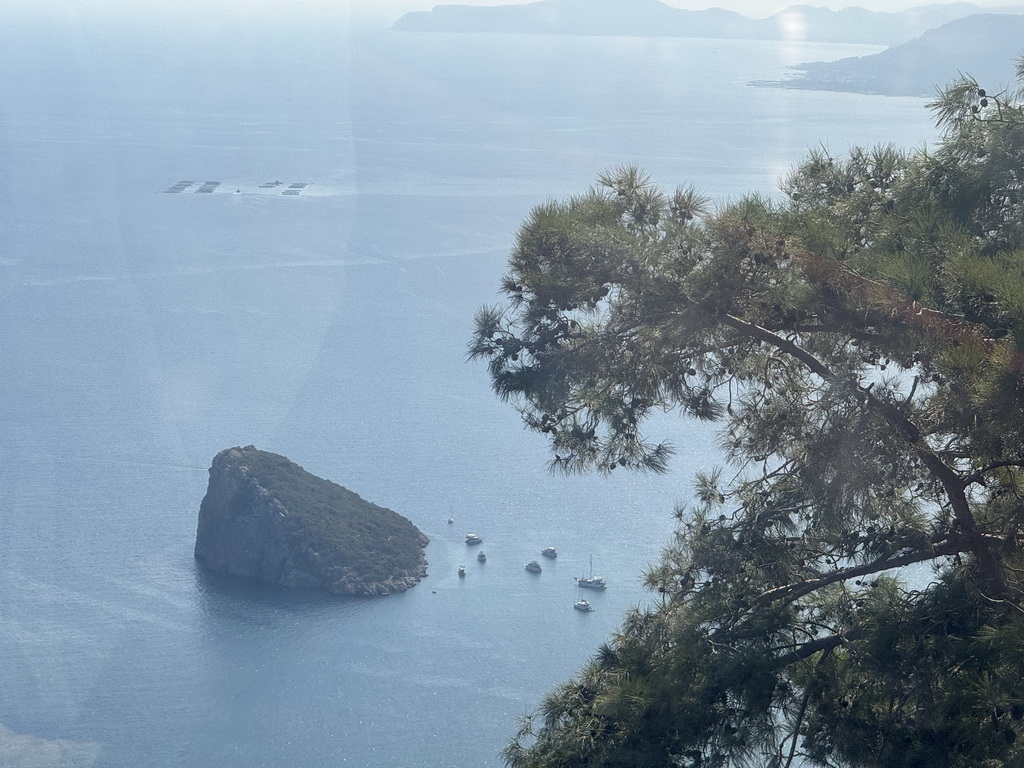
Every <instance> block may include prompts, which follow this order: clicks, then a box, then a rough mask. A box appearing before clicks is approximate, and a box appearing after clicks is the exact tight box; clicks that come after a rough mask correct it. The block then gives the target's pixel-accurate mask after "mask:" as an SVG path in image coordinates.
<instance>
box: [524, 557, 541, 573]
mask: <svg viewBox="0 0 1024 768" xmlns="http://www.w3.org/2000/svg"><path fill="white" fill-rule="evenodd" d="M526 570H528V571H529V572H530V573H540V571H541V568H540V563H538V562H537V561H536V560H531V561H530V562H528V563H527V564H526Z"/></svg>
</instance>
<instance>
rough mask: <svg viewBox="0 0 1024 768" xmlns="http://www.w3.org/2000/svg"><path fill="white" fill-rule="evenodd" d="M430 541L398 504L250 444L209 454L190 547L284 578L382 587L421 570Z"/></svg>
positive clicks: (397, 585) (329, 585) (406, 581)
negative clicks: (376, 500) (377, 500)
mask: <svg viewBox="0 0 1024 768" xmlns="http://www.w3.org/2000/svg"><path fill="white" fill-rule="evenodd" d="M427 543H428V540H427V537H426V536H425V535H424V534H423V533H422V532H421V531H420V530H419V529H418V528H416V526H415V525H413V524H412V523H411V522H410V521H409V520H407V519H406V518H404V517H403V516H402V515H400V514H398V513H397V512H394V511H392V510H390V509H386V508H384V507H380V506H377V505H376V504H372V503H370V502H368V501H366V500H365V499H363V498H361V497H360V496H359V495H358V494H356V493H354V492H352V491H350V490H348V489H347V488H344V487H342V486H340V485H337V484H336V483H333V482H331V481H329V480H325V479H323V478H320V477H317V476H316V475H313V474H311V473H309V472H307V471H306V470H304V469H303V468H302V467H300V466H299V465H297V464H295V463H293V462H291V461H289V460H288V459H287V458H285V457H284V456H280V455H278V454H275V453H269V452H267V451H260V450H257V449H256V448H254V447H253V446H248V447H246V448H231V449H227V450H225V451H221V453H219V454H218V455H217V457H216V458H215V459H214V462H213V466H212V467H211V469H210V485H209V489H208V491H207V494H206V497H205V498H204V499H203V503H202V506H201V508H200V515H199V528H198V532H197V536H196V557H197V558H198V559H200V560H201V561H203V562H204V563H206V564H207V565H208V566H209V567H210V568H211V569H213V570H216V571H221V572H225V573H232V574H235V575H242V576H251V577H253V578H258V579H260V580H262V581H267V582H270V583H275V584H279V585H282V586H301V587H310V588H324V589H327V590H328V591H331V592H339V593H349V594H386V593H388V592H394V591H400V590H402V589H407V588H408V587H410V586H412V585H413V584H414V583H415V582H416V581H418V580H419V579H420V578H421V577H422V576H423V575H425V567H426V560H425V559H424V556H423V547H425V546H426V545H427Z"/></svg>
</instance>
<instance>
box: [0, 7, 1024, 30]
mask: <svg viewBox="0 0 1024 768" xmlns="http://www.w3.org/2000/svg"><path fill="white" fill-rule="evenodd" d="M970 1H971V2H972V4H973V5H976V6H978V7H979V8H992V7H999V6H1003V7H1005V6H1008V5H1020V4H1022V3H1024V0H1018V1H1017V2H1014V0H1009V1H1008V0H970ZM527 2H536V0H440V1H439V0H0V16H3V15H4V14H3V11H8V12H15V13H17V12H18V11H27V12H29V13H40V12H41V13H44V14H49V13H53V12H56V13H57V14H58V15H60V16H72V17H74V16H77V15H79V14H82V13H93V14H94V13H96V12H99V13H107V12H112V11H113V12H118V13H119V14H124V15H127V16H130V17H136V16H145V15H148V14H147V12H152V11H157V12H158V13H160V14H161V15H164V16H181V15H182V14H191V13H193V12H199V13H201V14H202V13H208V12H213V13H218V14H221V15H223V14H237V13H241V14H243V15H252V16H259V15H261V12H264V13H265V12H267V11H271V13H270V14H268V15H270V16H280V15H281V14H288V13H291V12H296V13H299V14H300V15H305V14H307V13H309V12H314V13H320V12H324V11H327V13H328V15H330V16H332V17H335V18H337V17H338V15H339V14H340V15H341V18H343V19H344V18H348V19H350V20H352V21H357V22H362V23H367V24H370V25H372V26H376V27H384V28H386V27H389V26H390V25H391V24H392V23H393V22H394V21H395V20H397V19H398V18H399V17H400V16H401V15H402V14H403V13H406V12H407V11H426V10H430V9H431V8H433V7H434V6H436V5H443V4H458V5H520V4H524V3H527ZM662 2H664V3H665V4H666V5H670V6H673V7H676V8H686V9H688V10H704V9H706V8H725V9H728V10H731V11H736V12H737V13H742V14H743V15H745V16H750V17H754V18H763V17H765V16H771V15H772V14H774V13H776V12H778V11H781V10H783V9H785V8H788V7H790V6H793V5H800V4H805V5H812V6H817V7H823V8H832V9H834V10H839V9H842V8H846V7H849V6H860V7H861V8H867V9H869V10H875V11H899V10H905V9H907V8H914V7H919V6H923V5H930V4H940V5H941V4H945V3H944V2H943V1H942V0H938V2H937V3H935V0H662ZM949 2H953V0H949Z"/></svg>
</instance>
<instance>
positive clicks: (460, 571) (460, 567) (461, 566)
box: [459, 565, 466, 576]
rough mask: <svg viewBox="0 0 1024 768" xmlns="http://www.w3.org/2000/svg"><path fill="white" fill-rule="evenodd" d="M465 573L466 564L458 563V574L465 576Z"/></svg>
mask: <svg viewBox="0 0 1024 768" xmlns="http://www.w3.org/2000/svg"><path fill="white" fill-rule="evenodd" d="M465 575H466V566H464V565H460V566H459V576H465Z"/></svg>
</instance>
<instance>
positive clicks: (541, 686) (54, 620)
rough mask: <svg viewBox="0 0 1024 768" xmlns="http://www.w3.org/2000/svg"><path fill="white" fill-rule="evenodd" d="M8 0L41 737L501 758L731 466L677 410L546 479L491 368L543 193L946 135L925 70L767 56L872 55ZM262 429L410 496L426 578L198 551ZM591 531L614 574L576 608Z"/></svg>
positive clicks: (1, 131)
mask: <svg viewBox="0 0 1024 768" xmlns="http://www.w3.org/2000/svg"><path fill="white" fill-rule="evenodd" d="M0 15H2V12H0ZM7 21H9V22H10V23H3V24H0V67H2V71H3V72H4V73H5V75H4V77H3V78H0V168H2V173H0V360H2V361H3V364H2V365H0V726H2V727H3V728H4V729H5V730H0V755H4V754H5V753H4V750H5V749H7V754H8V755H13V756H14V757H13V758H12V759H14V760H15V761H17V760H22V761H23V762H21V763H19V762H14V763H13V764H14V765H29V764H33V763H30V762H29V760H31V759H33V757H37V756H39V755H57V756H58V758H57V759H59V760H62V761H63V763H55V764H65V765H94V766H104V767H114V766H139V765H146V766H168V767H170V766H182V765H199V766H236V765H237V766H297V767H301V766H330V765H353V766H374V767H376V766H381V767H382V768H383V767H384V766H424V768H427V767H429V768H436V767H439V766H451V767H452V768H463V767H470V766H472V767H474V768H475V767H477V766H496V765H499V764H500V761H499V759H498V757H497V753H498V751H499V750H500V749H501V748H502V747H503V746H504V744H505V743H506V741H507V739H508V737H509V736H510V735H511V734H512V733H513V732H514V730H515V718H516V717H517V716H518V715H521V714H523V713H524V712H526V711H530V710H532V709H533V708H535V707H536V705H537V704H538V703H539V701H540V698H541V696H542V695H543V694H544V692H545V691H547V690H548V689H550V688H551V687H552V686H553V685H555V684H557V683H558V682H561V681H564V680H566V679H567V678H568V677H570V676H571V675H572V674H573V673H574V672H575V671H576V670H577V669H578V668H579V667H580V666H581V665H582V664H583V663H584V662H585V660H586V659H587V658H588V657H589V656H590V654H591V653H592V652H593V651H594V650H595V649H596V647H597V646H598V644H600V643H601V642H602V641H604V640H605V639H607V638H608V636H609V635H610V634H611V633H612V632H613V631H614V630H615V629H616V628H617V626H618V624H619V621H620V619H621V617H622V614H623V612H624V611H625V610H626V609H627V608H628V607H629V606H631V605H635V604H638V603H642V602H644V601H647V600H649V599H651V598H650V597H649V596H648V595H646V593H644V591H643V590H642V588H641V586H640V578H641V572H642V569H643V567H644V566H645V564H647V563H650V562H653V561H654V560H655V559H656V558H657V556H658V553H659V551H660V548H661V546H662V545H663V544H664V543H666V542H667V540H668V538H669V536H670V534H671V531H672V525H673V523H672V515H671V512H672V509H673V507H674V505H675V504H677V503H680V502H685V501H686V500H687V499H688V498H689V495H690V478H691V476H692V473H693V472H694V471H695V470H697V469H701V468H708V467H710V466H712V465H714V464H715V463H716V457H715V453H714V447H713V439H712V437H711V436H710V434H709V433H708V432H707V430H706V429H704V428H702V427H699V426H698V425H694V424H692V423H690V422H686V421H683V420H681V419H678V418H676V417H675V416H674V415H670V416H667V417H666V418H665V419H663V420H662V421H660V422H659V423H657V424H655V425H653V426H652V429H651V436H652V437H653V438H656V439H662V438H668V439H670V440H671V441H672V442H673V444H674V445H675V446H676V448H677V451H678V456H677V457H676V459H675V461H674V462H673V464H672V471H671V472H670V473H669V474H667V475H665V476H662V477H654V478H652V477H645V476H636V475H628V474H624V475H620V476H615V477H612V478H601V477H596V476H593V477H590V476H588V477H577V478H568V479H567V478H562V477H552V476H550V475H548V474H547V472H546V470H545V463H546V453H545V446H544V444H543V441H542V440H541V438H540V436H537V435H532V434H527V433H526V432H525V431H524V430H523V429H522V427H521V424H520V422H519V420H518V416H517V415H516V413H515V411H514V409H513V408H511V407H510V406H509V405H507V404H502V403H500V402H498V401H497V399H496V398H495V397H494V396H493V395H492V394H491V392H490V389H489V385H488V382H487V378H486V372H485V370H484V366H482V365H474V364H468V363H467V362H466V360H465V350H466V344H467V342H468V339H469V336H470V333H471V329H472V318H473V313H474V312H475V310H476V309H477V308H478V307H480V306H481V305H483V304H487V303H492V302H494V301H496V300H497V289H498V285H499V281H500V277H501V274H502V272H503V271H504V265H505V260H506V257H507V254H508V251H509V249H510V247H511V245H512V242H513V238H514V234H515V231H516V228H517V226H518V224H519V222H520V221H522V219H523V218H524V217H525V216H526V214H527V213H528V211H529V209H530V208H531V206H533V205H535V204H538V203H541V202H543V201H544V200H545V199H548V198H550V197H561V196H564V195H568V194H573V193H577V192H581V191H583V190H585V189H586V187H587V186H588V185H589V184H590V183H591V182H592V181H593V179H594V178H595V177H596V175H597V174H598V173H599V172H601V171H602V170H604V169H606V168H608V167H610V166H614V165H618V164H627V163H636V164H638V165H641V166H642V167H644V168H646V169H647V170H648V171H649V172H651V174H652V175H653V177H654V178H655V179H656V180H657V181H659V182H660V183H663V184H664V185H666V186H668V187H670V188H672V187H675V186H676V185H679V184H683V185H685V184H690V183H694V184H696V185H697V186H698V187H700V188H701V189H703V190H704V191H706V192H708V193H709V194H711V195H713V196H714V197H716V198H717V199H719V200H724V199H729V198H736V197H738V196H739V195H741V194H743V193H745V192H748V191H751V190H759V191H761V192H764V193H766V194H770V193H772V192H773V190H774V189H775V187H776V182H777V180H778V178H779V177H780V176H781V175H782V174H784V173H785V172H786V171H788V170H789V169H790V168H791V167H792V166H793V165H794V164H795V163H797V162H798V161H799V160H800V159H801V158H802V157H803V156H804V154H805V153H806V151H807V150H808V149H809V148H812V147H815V146H819V145H824V146H826V147H827V148H829V149H830V150H831V151H833V152H835V153H842V152H844V151H845V150H846V149H847V148H848V147H849V146H850V145H851V144H861V145H873V144H875V143H878V142H894V143H896V144H898V145H902V146H907V147H912V146H922V145H923V144H924V143H925V142H927V141H932V140H934V138H935V133H934V128H933V125H932V120H931V118H930V116H929V114H928V113H927V111H926V110H925V109H924V106H923V102H922V101H921V100H918V99H885V98H881V97H868V96H858V95H852V94H834V93H813V92H800V91H788V90H780V89H759V88H752V87H749V86H747V85H746V83H747V82H748V81H751V80H763V79H775V78H777V77H779V76H780V75H781V73H782V71H783V67H784V66H785V65H786V64H789V63H794V62H799V61H805V60H815V59H824V58H830V57H839V56H848V55H861V54H864V53H870V52H873V50H875V49H870V48H863V47H848V46H845V47H844V46H822V45H792V46H787V45H781V44H776V43H758V42H750V41H746V42H744V41H715V40H679V39H672V40H668V39H666V40H644V39H633V38H608V39H602V38H572V37H530V36H507V37H501V36H499V37H485V36H421V35H412V34H399V33H389V32H385V31H376V32H370V31H366V30H361V31H360V32H359V33H358V34H354V33H353V29H352V27H351V25H350V24H349V22H348V20H347V19H346V18H344V17H342V16H338V17H323V18H321V17H317V16H314V15H313V12H312V11H311V10H310V9H309V8H308V7H307V8H305V9H304V10H300V11H295V12H294V13H285V12H284V11H281V12H279V13H277V14H276V15H267V16H261V17H260V18H256V17H240V18H232V17H230V16H228V15H221V16H220V17H215V15H213V13H212V12H211V15H210V16H208V17H202V18H192V17H189V18H175V17H174V16H173V15H165V16H164V17H161V18H149V17H142V18H135V19H126V18H122V17H118V18H117V19H114V18H102V17H100V18H96V17H89V16H88V15H86V14H81V15H75V14H73V13H70V14H65V15H62V16H60V17H59V18H58V17H55V16H49V17H28V16H23V17H18V18H16V19H14V18H13V17H12V18H10V19H8V20H7ZM185 182H190V183H189V184H185ZM214 182H216V183H214ZM278 182H279V183H278ZM175 188H179V189H178V191H167V190H174V189H175ZM204 190H206V191H204ZM286 191H290V193H289V194H285V192H286ZM247 444H255V445H256V446H257V447H259V448H261V449H264V450H269V451H274V452H277V453H281V454H284V455H286V456H288V457H289V458H291V459H292V460H293V461H295V462H297V463H299V464H301V465H302V466H304V467H305V468H306V469H308V470H309V471H311V472H314V473H316V474H318V475H320V476H322V477H326V478H329V479H331V480H333V481H335V482H338V483H340V484H341V485H344V486H346V487H347V488H350V489H352V490H354V491H356V492H357V493H359V494H360V495H362V496H363V497H364V498H366V499H368V500H370V501H373V502H374V503H377V504H380V505H383V506H387V507H390V508H392V509H394V510H396V511H398V512H400V513H401V514H403V515H405V516H406V517H408V518H410V519H411V520H412V521H413V522H414V523H416V525H418V526H419V527H420V528H421V529H422V530H423V531H424V532H425V533H427V535H428V536H430V537H431V540H432V543H431V544H430V546H429V547H428V550H427V558H428V560H429V561H430V569H429V570H430V575H429V577H428V578H427V579H426V580H425V581H423V582H422V583H421V584H420V585H419V586H417V587H416V588H415V589H413V590H411V591H410V592H407V593H405V594H402V595H397V596H392V597H388V598H386V599H381V600H344V599H329V598H327V597H321V596H317V595H293V594H285V593H280V592H275V591H271V590H260V589H254V588H251V587H249V586H246V585H242V584H239V583H236V582H233V581H230V580H225V579H221V578H215V577H210V576H208V575H205V574H203V573H202V572H201V571H200V570H199V569H197V567H196V566H195V564H194V562H193V559H192V547H193V544H194V536H195V524H196V517H197V514H198V509H199V503H200V501H201V499H202V497H203V494H204V493H205V490H206V482H207V469H208V467H209V465H210V461H211V460H212V458H213V456H214V455H215V454H216V452H217V451H219V450H221V449H223V448H226V447H230V446H233V445H247ZM449 517H452V518H454V520H455V523H454V525H451V526H449V525H448V524H447V523H446V520H447V518H449ZM469 531H473V532H476V533H479V534H480V535H482V536H483V537H484V540H485V541H484V544H483V549H484V550H485V551H486V552H487V555H488V560H487V563H486V564H485V565H483V566H480V565H478V564H477V563H476V561H475V560H474V559H473V555H474V554H475V553H470V552H467V551H466V547H465V545H464V544H463V543H462V540H463V536H464V535H465V533H467V532H469ZM548 545H554V546H556V547H557V548H558V550H559V558H558V559H557V560H556V561H546V560H545V561H543V565H544V572H543V573H542V574H540V575H537V576H533V575H531V574H527V573H525V572H524V570H523V564H524V563H525V562H526V561H528V560H532V559H535V558H537V556H538V555H539V552H540V549H541V548H542V547H545V546H548ZM591 556H592V557H593V561H594V565H595V570H596V572H598V573H600V574H601V575H604V576H605V578H606V579H607V580H608V582H609V584H610V586H609V588H608V590H607V591H606V592H604V593H601V594H596V595H592V596H591V597H592V602H593V603H594V606H595V608H596V610H595V612H594V613H591V614H581V613H579V612H576V611H573V610H572V603H573V601H574V600H575V599H576V596H577V595H576V592H575V587H574V581H573V576H574V575H579V574H581V573H585V572H587V571H588V570H589V562H590V558H591ZM462 563H465V564H466V565H467V568H468V574H467V576H466V578H465V579H462V580H460V579H459V578H458V577H457V575H456V569H457V567H458V565H460V564H462ZM16 734H20V735H21V736H18V735H16Z"/></svg>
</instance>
